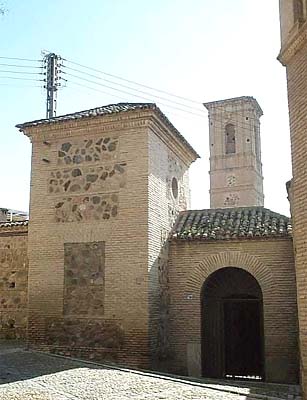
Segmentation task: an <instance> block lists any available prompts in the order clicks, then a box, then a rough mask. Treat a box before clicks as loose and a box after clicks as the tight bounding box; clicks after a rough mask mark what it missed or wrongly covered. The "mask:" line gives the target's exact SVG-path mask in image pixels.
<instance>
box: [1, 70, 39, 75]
mask: <svg viewBox="0 0 307 400" xmlns="http://www.w3.org/2000/svg"><path fill="white" fill-rule="evenodd" d="M0 72H1V73H2V72H3V73H7V74H26V75H44V73H43V72H28V71H7V70H1V69H0Z"/></svg>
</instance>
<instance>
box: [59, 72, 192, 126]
mask: <svg viewBox="0 0 307 400" xmlns="http://www.w3.org/2000/svg"><path fill="white" fill-rule="evenodd" d="M66 81H67V83H68V84H71V83H73V84H74V85H77V86H81V87H82V88H86V89H90V90H94V91H95V92H99V93H103V94H106V95H108V96H111V97H114V98H116V99H120V100H121V101H123V98H122V97H120V96H116V95H114V94H112V93H109V92H105V91H103V90H99V89H96V88H92V87H90V86H87V85H83V84H81V83H77V82H75V81H72V80H71V79H69V80H66ZM65 87H66V88H68V89H76V90H78V88H72V87H69V86H65ZM165 107H167V108H169V107H170V106H165ZM167 113H168V114H171V115H174V116H176V117H180V118H185V119H189V118H190V117H189V116H188V115H185V114H177V113H174V112H173V111H168V112H167Z"/></svg>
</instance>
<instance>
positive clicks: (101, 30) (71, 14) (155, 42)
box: [0, 0, 291, 215]
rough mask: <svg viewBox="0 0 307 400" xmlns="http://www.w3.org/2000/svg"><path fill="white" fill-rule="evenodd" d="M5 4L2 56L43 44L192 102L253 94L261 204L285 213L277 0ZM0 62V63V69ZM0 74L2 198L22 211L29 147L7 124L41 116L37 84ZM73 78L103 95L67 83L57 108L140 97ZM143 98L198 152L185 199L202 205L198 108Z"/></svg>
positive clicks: (33, 55) (0, 20)
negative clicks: (257, 110) (194, 111)
mask: <svg viewBox="0 0 307 400" xmlns="http://www.w3.org/2000/svg"><path fill="white" fill-rule="evenodd" d="M5 7H6V9H7V10H8V12H7V13H6V15H5V16H4V17H0V35H1V38H2V40H1V42H0V56H2V57H20V58H29V59H40V58H41V57H42V55H41V51H42V50H48V51H52V52H55V53H57V54H59V55H61V56H62V57H64V58H66V59H67V60H71V61H74V62H77V63H81V64H85V65H88V66H90V67H93V68H96V69H99V70H102V71H105V72H108V73H111V74H114V75H118V76H121V77H124V78H127V79H130V80H133V81H136V82H140V83H143V84H146V85H148V86H152V87H156V88H159V89H162V90H166V91H169V92H171V93H174V94H177V95H180V96H184V97H187V98H191V99H195V100H196V101H198V102H199V106H197V105H195V107H198V108H199V109H201V103H202V102H207V101H212V100H218V99H224V98H229V97H236V96H244V95H247V96H254V97H255V98H256V99H257V100H258V102H259V103H260V105H261V107H262V109H263V111H264V116H263V117H262V119H261V121H262V126H261V135H262V162H263V172H264V178H265V179H264V190H265V206H266V207H268V208H270V209H273V210H274V211H277V212H281V213H285V214H287V215H288V214H289V206H288V201H287V199H286V191H285V182H286V181H287V180H288V179H290V177H291V162H290V143H289V128H288V109H287V94H286V78H285V69H284V68H283V67H282V66H281V65H280V64H279V62H278V61H277V60H276V57H277V55H278V52H279V47H280V39H279V19H278V17H279V15H278V1H277V0H258V1H257V2H255V1H253V0H232V1H229V0H215V1H212V0H190V1H189V2H187V1H186V0H155V1H154V2H147V1H144V0H112V1H111V0H89V1H87V2H83V1H82V2H81V1H76V0H74V1H73V0H61V1H60V0H53V1H49V2H43V1H39V0H28V1H25V2H24V1H21V0H6V1H5ZM0 62H4V60H3V59H2V60H0ZM5 62H7V60H5ZM20 63H21V62H20ZM21 64H22V63H21ZM26 64H27V63H26ZM29 64H30V65H36V64H35V63H29ZM37 65H39V64H37ZM66 65H70V66H71V67H72V66H73V65H72V64H66ZM5 68H6V67H4V66H2V67H1V66H0V71H1V70H4V69H5ZM75 68H77V67H75ZM87 72H89V73H91V71H89V70H88V71H87ZM7 75H8V74H4V73H1V72H0V91H1V92H0V93H1V95H0V109H1V114H0V115H1V118H0V145H1V147H0V149H1V157H0V171H1V172H0V174H1V181H0V182H1V184H0V207H1V206H2V207H9V208H15V209H21V210H27V209H28V202H29V184H30V157H31V146H30V143H29V141H28V139H27V138H26V137H24V136H23V135H22V134H21V133H19V132H18V130H17V129H16V128H15V127H14V126H15V124H17V123H21V122H24V121H29V120H32V119H37V118H43V117H44V116H45V93H44V90H43V89H41V88H40V87H32V86H33V85H36V84H40V83H39V82H32V81H19V80H8V79H3V78H1V76H7ZM11 76H12V75H11ZM17 76H22V75H17ZM29 76H30V75H29ZM67 78H68V77H67ZM105 78H106V77H105ZM88 79H91V78H90V77H88ZM70 80H71V81H72V80H73V78H71V77H70ZM75 81H76V80H75ZM77 81H78V80H77ZM78 82H80V83H82V84H84V85H86V86H92V87H96V88H97V89H98V90H101V91H105V92H109V93H110V94H105V93H100V92H97V91H93V90H90V89H88V88H84V87H80V86H77V85H75V84H73V83H72V82H71V83H70V82H67V87H65V88H63V89H61V90H60V91H59V93H58V114H64V113H67V112H72V111H78V110H82V109H86V108H90V107H97V106H101V105H104V104H109V103H114V102H119V101H146V100H144V99H141V98H137V97H134V96H131V95H129V94H124V93H122V94H121V93H119V92H116V91H111V90H109V89H106V88H103V87H101V86H100V87H99V86H95V85H91V84H89V83H87V82H85V81H78ZM118 82H119V83H120V81H118ZM102 83H103V82H102ZM121 83H123V82H121ZM22 85H29V86H30V87H28V86H22ZM111 93H112V95H113V96H117V97H113V96H111ZM147 97H148V96H147ZM149 100H152V101H155V102H157V103H158V105H160V108H161V109H162V111H163V112H165V114H166V115H167V116H168V117H169V118H170V120H171V121H172V122H173V124H174V125H175V126H176V127H177V128H178V129H179V130H180V131H181V132H182V134H183V135H184V136H185V137H186V139H187V140H188V141H189V142H190V143H191V144H192V145H193V146H194V147H195V149H196V150H197V151H198V152H199V153H200V155H201V156H202V159H201V160H199V161H197V162H196V163H195V164H194V165H193V166H192V168H191V174H190V177H191V179H190V180H191V191H192V207H193V208H208V207H209V195H208V190H209V179H208V178H209V176H208V169H209V162H208V159H209V153H208V150H209V148H208V122H207V118H206V115H205V118H200V117H197V116H194V115H191V114H188V113H182V112H180V111H178V110H174V109H172V108H170V107H166V106H165V105H162V104H161V103H165V102H164V101H162V100H160V101H159V100H158V99H156V98H154V97H152V98H150V99H149ZM168 104H169V103H168ZM190 105H191V104H190Z"/></svg>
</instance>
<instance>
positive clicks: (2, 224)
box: [0, 221, 29, 229]
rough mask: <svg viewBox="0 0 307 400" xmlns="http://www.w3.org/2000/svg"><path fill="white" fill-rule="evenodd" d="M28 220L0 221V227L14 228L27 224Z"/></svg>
mask: <svg viewBox="0 0 307 400" xmlns="http://www.w3.org/2000/svg"><path fill="white" fill-rule="evenodd" d="M28 224H29V221H15V222H0V229H1V228H15V227H18V226H28Z"/></svg>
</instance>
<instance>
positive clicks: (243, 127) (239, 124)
mask: <svg viewBox="0 0 307 400" xmlns="http://www.w3.org/2000/svg"><path fill="white" fill-rule="evenodd" d="M62 60H64V61H66V62H69V63H71V64H74V65H77V66H79V67H81V68H86V69H88V70H91V71H95V72H98V73H100V74H104V75H107V76H111V77H113V78H116V79H120V80H122V81H125V82H129V83H132V84H134V85H138V86H141V87H145V88H148V89H151V90H155V91H157V92H161V93H165V94H167V95H168V96H172V97H175V98H180V99H182V100H185V101H189V102H193V103H195V104H198V105H201V106H203V104H202V103H201V102H198V101H195V100H191V99H188V98H186V97H183V96H178V95H175V94H173V93H170V92H166V91H163V90H160V89H156V88H153V87H151V86H147V85H143V84H140V83H137V82H135V81H132V80H129V79H125V78H122V77H119V76H117V75H113V74H109V73H106V72H104V71H101V70H98V69H96V68H91V67H88V66H85V65H83V64H79V63H76V62H74V61H71V60H68V59H65V58H62ZM64 68H67V69H70V70H74V71H76V72H78V73H82V74H85V75H87V76H91V77H93V78H94V79H99V80H104V81H107V82H109V83H111V84H115V85H119V86H122V87H125V88H128V89H129V90H133V91H136V92H139V93H142V94H146V95H149V96H151V97H154V98H157V99H162V100H164V101H168V102H172V103H174V104H178V105H180V106H183V107H186V108H192V109H193V110H196V111H197V112H200V113H203V114H204V116H206V115H207V113H206V112H205V111H203V110H199V109H197V108H193V107H190V106H188V105H185V104H182V103H176V102H174V101H173V100H171V99H166V98H162V97H160V96H157V95H155V94H151V93H148V92H142V91H140V90H138V89H134V88H131V87H128V86H125V85H120V84H119V83H116V82H113V81H108V80H106V79H103V78H101V77H98V76H96V75H93V74H88V73H87V72H85V71H80V70H77V69H75V68H71V67H68V66H65V65H64ZM63 73H66V74H67V72H65V71H63ZM70 75H71V76H73V74H70ZM74 77H76V78H78V79H83V80H85V81H87V82H90V83H92V84H96V85H99V84H98V82H93V81H90V80H86V79H85V78H81V77H79V76H76V75H74ZM100 85H101V86H105V87H107V88H110V87H109V86H107V85H102V84H100ZM110 89H111V90H116V89H115V88H112V87H111V88H110ZM117 91H119V90H118V89H117ZM121 92H122V93H125V94H130V95H132V96H134V97H139V98H142V99H145V100H148V98H147V97H143V96H136V95H135V94H131V93H127V92H126V91H121ZM150 101H152V100H150ZM159 103H160V104H162V105H164V106H166V105H165V103H161V102H160V101H159ZM173 108H175V107H173ZM212 108H213V109H214V108H215V107H214V106H213V107H212ZM176 109H179V108H178V107H176ZM180 111H181V109H180ZM184 112H186V111H184ZM237 113H239V112H237ZM240 113H241V115H242V114H243V112H242V111H240ZM191 114H194V113H192V112H191ZM197 116H200V115H199V114H198V115H197ZM248 118H249V120H250V121H257V119H256V118H253V117H250V116H249V117H248ZM212 119H213V120H214V121H216V122H218V121H220V122H223V123H225V119H223V118H217V117H214V118H212ZM236 126H237V127H240V128H242V129H244V130H250V129H251V125H250V123H244V122H240V123H238V121H236Z"/></svg>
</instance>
